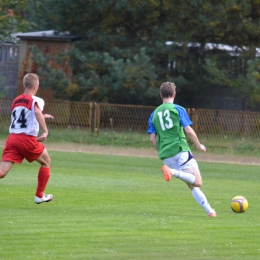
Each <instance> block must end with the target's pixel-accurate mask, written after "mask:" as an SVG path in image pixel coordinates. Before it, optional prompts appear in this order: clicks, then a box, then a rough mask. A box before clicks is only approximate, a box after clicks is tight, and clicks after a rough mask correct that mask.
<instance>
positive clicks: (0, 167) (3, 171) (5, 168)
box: [0, 161, 14, 179]
mask: <svg viewBox="0 0 260 260" xmlns="http://www.w3.org/2000/svg"><path fill="white" fill-rule="evenodd" d="M13 165H14V163H13V162H9V161H4V162H1V164H0V179H1V178H4V177H5V176H6V175H7V173H8V172H9V171H10V170H11V169H12V167H13Z"/></svg>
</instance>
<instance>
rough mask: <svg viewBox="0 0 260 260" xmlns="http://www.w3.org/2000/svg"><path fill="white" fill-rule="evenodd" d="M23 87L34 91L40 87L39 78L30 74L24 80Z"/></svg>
mask: <svg viewBox="0 0 260 260" xmlns="http://www.w3.org/2000/svg"><path fill="white" fill-rule="evenodd" d="M23 86H24V88H26V89H31V90H32V89H33V88H37V89H38V86H39V77H38V76H37V75H36V74H34V73H28V74H26V75H25V76H24V78H23Z"/></svg>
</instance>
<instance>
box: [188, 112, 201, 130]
mask: <svg viewBox="0 0 260 260" xmlns="http://www.w3.org/2000/svg"><path fill="white" fill-rule="evenodd" d="M190 118H191V121H192V122H193V125H192V128H193V130H194V131H195V133H197V132H198V129H199V114H198V113H197V111H196V109H195V108H192V109H191V112H190Z"/></svg>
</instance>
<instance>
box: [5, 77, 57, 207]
mask: <svg viewBox="0 0 260 260" xmlns="http://www.w3.org/2000/svg"><path fill="white" fill-rule="evenodd" d="M23 86H24V93H23V94H22V95H19V96H18V97H16V98H15V99H14V100H13V103H12V114H11V125H10V128H9V133H10V135H9V136H8V138H7V140H6V144H5V147H4V150H3V155H2V161H1V164H0V178H4V177H5V176H6V175H7V173H8V172H9V171H10V170H11V168H12V166H13V165H14V163H18V164H21V163H22V161H23V160H24V159H26V160H27V161H28V162H30V163H31V162H33V161H37V162H38V163H39V164H40V165H41V166H40V169H39V172H38V185H37V189H36V193H35V198H34V202H35V203H36V204H40V203H42V202H49V201H51V200H52V199H53V195H52V194H45V193H44V190H45V188H46V185H47V183H48V180H49V178H50V164H51V159H50V156H49V154H48V152H47V150H46V148H45V146H44V145H43V144H42V143H41V142H43V141H44V140H45V139H46V138H47V136H48V128H47V126H46V123H45V118H51V119H53V116H52V115H49V114H43V113H42V111H43V108H44V100H43V99H41V98H39V97H36V96H35V95H36V93H37V90H38V88H39V78H38V76H37V75H36V74H33V73H28V74H26V75H25V76H24V78H23ZM39 128H41V129H42V131H43V133H42V135H41V136H39V137H37V136H38V134H39Z"/></svg>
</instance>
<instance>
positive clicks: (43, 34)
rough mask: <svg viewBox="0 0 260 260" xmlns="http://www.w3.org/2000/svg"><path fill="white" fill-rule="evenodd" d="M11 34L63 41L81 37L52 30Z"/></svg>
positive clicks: (31, 38)
mask: <svg viewBox="0 0 260 260" xmlns="http://www.w3.org/2000/svg"><path fill="white" fill-rule="evenodd" d="M12 36H13V37H15V38H20V39H25V40H40V41H65V42H71V41H75V40H78V39H80V38H81V37H79V36H76V35H72V34H70V33H69V32H60V33H57V32H55V31H54V30H49V31H38V32H25V33H16V34H12Z"/></svg>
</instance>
